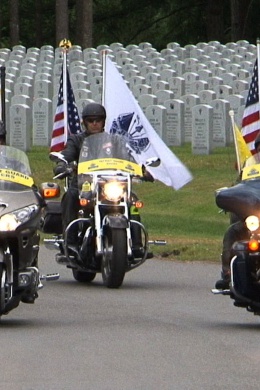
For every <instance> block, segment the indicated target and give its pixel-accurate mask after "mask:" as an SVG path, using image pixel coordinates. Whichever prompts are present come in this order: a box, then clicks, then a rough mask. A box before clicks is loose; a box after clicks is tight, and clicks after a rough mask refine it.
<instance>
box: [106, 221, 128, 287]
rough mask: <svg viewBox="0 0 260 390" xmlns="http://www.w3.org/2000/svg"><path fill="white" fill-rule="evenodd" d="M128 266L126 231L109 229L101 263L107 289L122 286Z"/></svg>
mask: <svg viewBox="0 0 260 390" xmlns="http://www.w3.org/2000/svg"><path fill="white" fill-rule="evenodd" d="M126 264H127V236H126V230H125V229H113V228H108V229H107V231H106V232H105V235H104V254H103V257H102V263H101V272H102V279H103V283H104V285H105V286H106V287H109V288H118V287H120V286H121V284H122V283H123V280H124V277H125V271H126Z"/></svg>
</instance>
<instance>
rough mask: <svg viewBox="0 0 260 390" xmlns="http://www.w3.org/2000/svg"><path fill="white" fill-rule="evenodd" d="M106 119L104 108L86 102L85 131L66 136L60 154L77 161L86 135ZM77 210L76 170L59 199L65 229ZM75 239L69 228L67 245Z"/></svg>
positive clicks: (97, 129)
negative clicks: (65, 141)
mask: <svg viewBox="0 0 260 390" xmlns="http://www.w3.org/2000/svg"><path fill="white" fill-rule="evenodd" d="M105 120H106V110H105V108H104V107H103V106H102V105H101V104H98V103H89V104H87V105H86V106H85V107H84V108H83V111H82V127H83V129H84V130H85V131H83V132H81V133H80V134H73V135H71V136H70V137H69V138H68V141H67V144H66V147H65V149H64V150H63V151H62V155H63V156H64V158H65V160H66V161H67V162H68V163H72V162H74V161H75V162H76V163H78V159H79V155H80V149H81V146H82V144H83V141H84V139H85V138H86V137H88V136H89V135H92V134H98V133H101V132H103V131H104V126H105ZM65 169H66V168H65V164H64V163H63V162H59V163H58V164H57V165H56V167H55V168H54V173H55V175H58V174H59V173H61V172H64V171H65ZM78 211H79V192H78V184H77V175H76V172H75V174H74V175H73V178H72V180H71V182H70V186H69V188H68V190H67V192H66V193H65V194H64V196H63V198H62V201H61V213H62V225H63V231H65V229H66V227H67V226H68V224H69V223H70V222H71V221H73V220H74V219H76V218H77V217H78ZM76 239H77V230H76V229H74V231H73V227H72V228H71V234H70V235H69V236H68V245H69V246H70V247H73V246H74V245H75V242H76Z"/></svg>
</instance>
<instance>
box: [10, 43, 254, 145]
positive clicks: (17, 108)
mask: <svg viewBox="0 0 260 390" xmlns="http://www.w3.org/2000/svg"><path fill="white" fill-rule="evenodd" d="M118 51H119V50H118ZM57 65H58V66H59V72H57V73H60V69H61V65H60V63H59V64H57ZM58 66H57V68H58ZM42 69H43V68H42ZM51 69H52V68H51V67H50V70H51ZM28 70H29V69H27V71H28ZM52 70H53V69H52ZM29 73H30V72H27V75H24V76H21V75H20V76H19V77H28V79H27V80H23V82H21V83H19V84H20V85H19V87H17V86H16V88H15V92H18V93H15V94H14V96H13V97H12V101H11V102H9V100H8V99H7V108H8V109H7V111H9V112H10V115H7V121H8V122H9V124H8V126H7V128H10V129H11V128H14V127H16V130H17V131H16V136H14V137H11V135H10V142H14V140H16V142H17V141H18V139H19V138H20V136H19V131H18V127H19V126H18V124H19V123H20V125H21V126H22V124H23V123H26V127H28V128H31V127H32V128H33V135H30V136H29V137H26V136H25V137H22V139H21V140H20V142H21V143H23V140H24V141H25V145H24V146H22V145H20V148H22V149H28V147H30V144H36V145H37V144H40V145H41V144H46V145H48V144H49V137H50V133H51V128H52V122H53V113H54V109H55V107H56V97H55V98H54V99H53V98H51V96H50V95H49V93H50V92H49V91H50V89H51V88H50V82H51V81H50V80H49V82H47V83H42V82H43V81H47V80H43V79H41V78H40V77H39V76H38V77H39V80H37V78H36V76H37V74H35V84H34V91H35V89H36V91H38V92H37V94H36V95H35V94H34V93H32V92H30V90H31V91H32V86H31V88H30V87H28V86H27V85H26V84H29V83H27V82H25V81H29V78H30V77H29ZM44 74H45V72H42V73H40V75H44ZM76 75H79V74H77V73H76ZM80 77H81V76H79V77H78V78H77V77H76V76H75V78H76V82H78V83H82V82H85V84H84V86H85V87H86V86H87V84H86V83H88V82H87V81H86V80H81V79H80ZM95 77H101V76H95ZM134 77H138V76H133V77H131V78H130V80H129V85H130V82H131V81H132V80H134ZM72 78H73V76H72ZM57 79H58V78H57ZM131 79H132V80H131ZM97 80H98V81H99V82H98V83H97V89H98V91H99V93H100V94H101V89H102V85H101V79H100V78H97ZM21 81H22V80H21ZM72 81H73V86H74V80H72ZM136 81H137V79H135V83H136ZM159 81H160V80H155V83H156V82H159ZM200 81H202V80H195V81H193V82H192V83H190V87H191V90H190V91H191V92H193V89H192V87H193V86H195V85H196V87H194V88H195V92H196V91H198V89H199V88H201V90H200V91H199V92H198V94H192V93H191V94H186V95H183V94H182V93H179V94H178V88H179V90H180V91H182V89H183V78H178V77H175V83H176V84H177V87H176V89H175V92H173V91H172V90H168V89H164V90H163V89H160V87H159V88H158V96H156V95H153V94H151V93H140V94H139V96H138V94H137V96H136V94H135V92H136V91H135V90H133V92H134V94H135V96H136V97H137V99H138V100H139V104H140V105H141V107H142V108H143V109H144V111H145V112H146V115H147V117H148V119H149V120H150V121H151V122H153V126H154V127H155V128H156V131H157V132H158V134H160V135H161V136H162V138H163V139H164V140H165V142H166V143H167V144H168V145H169V146H170V145H173V144H181V142H182V139H184V141H185V142H186V141H193V137H192V136H190V137H187V134H186V133H184V132H183V130H182V134H184V135H185V136H184V137H180V136H177V134H178V132H177V123H175V125H174V126H175V127H176V128H175V129H174V128H172V129H171V126H173V123H174V122H173V121H170V120H169V115H170V114H169V113H168V112H167V109H168V107H167V104H168V102H170V103H169V104H170V105H171V106H178V105H180V106H182V104H181V103H183V104H184V108H183V109H180V110H179V113H181V112H182V111H183V112H184V114H183V116H182V115H179V114H178V115H177V117H176V118H179V119H178V122H180V123H181V122H182V118H183V120H184V126H182V129H183V128H184V127H187V126H188V125H189V123H191V124H192V126H194V125H195V124H196V123H198V122H197V120H193V119H191V120H190V119H189V118H190V117H189V115H190V114H188V112H193V111H196V110H195V107H196V106H199V105H200V104H201V103H203V106H205V107H206V106H208V107H209V108H211V107H212V106H213V108H212V109H213V113H212V114H211V113H209V114H208V115H207V117H208V118H211V116H212V117H214V116H215V110H216V109H215V108H214V107H215V104H216V103H215V101H217V100H219V99H220V98H225V100H226V99H227V100H226V101H225V102H224V104H225V107H227V106H228V103H229V105H230V107H231V108H232V109H234V110H235V112H236V113H237V115H240V116H239V118H241V116H242V114H241V112H242V109H243V104H244V97H245V96H243V95H234V96H233V95H232V94H231V93H230V91H231V90H230V88H231V87H230V86H228V85H225V84H221V83H219V86H218V87H216V86H215V87H214V89H215V90H217V89H218V91H219V93H218V94H216V95H214V92H215V91H214V90H203V88H202V87H203V85H202V84H203V83H200ZM133 82H134V81H133ZM184 82H185V80H184ZM178 83H179V84H178ZM200 84H201V85H200ZM38 85H39V87H38ZM40 85H41V87H40ZM42 85H44V86H45V87H44V88H45V89H46V90H47V91H48V95H47V97H46V95H45V89H44V88H42ZM138 85H139V87H137V86H138ZM145 85H146V86H148V87H149V85H147V84H144V83H140V84H135V85H133V89H134V87H135V89H136V90H138V89H140V90H141V91H140V92H144V91H143V89H144V88H145ZM35 86H36V88H35ZM47 86H48V87H47ZM37 88H38V89H37ZM131 88H132V87H131ZM26 89H27V90H26ZM196 89H197V90H196ZM75 90H76V91H77V90H78V89H77V88H76V89H75ZM184 90H185V89H184ZM244 91H246V92H247V90H246V89H245V90H244ZM74 92H75V91H74ZM145 92H151V91H149V90H148V89H147V90H146V91H145ZM171 92H173V94H171ZM224 92H225V93H226V95H227V96H226V95H225V93H224ZM241 92H243V91H241ZM77 93H78V95H77ZM76 95H77V101H78V106H79V111H81V108H82V106H83V105H84V104H85V103H86V101H87V100H89V99H93V97H94V99H93V100H99V96H98V97H96V96H92V94H89V93H88V91H87V89H86V88H84V89H83V88H82V91H79V92H76ZM163 95H164V97H162V96H163ZM203 95H204V96H203ZM244 95H245V94H244ZM7 96H8V94H7ZM28 96H29V99H28ZM30 97H31V100H30ZM177 98H179V101H178V99H177ZM228 100H230V101H228ZM207 103H208V104H207ZM209 104H210V106H209ZM27 107H29V111H28V108H27ZM23 110H25V112H27V114H26V116H27V117H28V120H24V119H23V120H22V117H23V114H22V111H23ZM225 111H226V110H225ZM14 112H16V113H18V112H19V113H20V114H21V120H19V119H18V118H17V116H16V121H15V123H14V122H13V118H14V115H13V113H14ZM28 112H30V114H28ZM150 112H153V113H154V115H153V116H151V115H150ZM161 112H164V114H160V113H161ZM238 113H240V114H238ZM172 114H173V112H171V116H172ZM223 115H224V114H223ZM43 118H45V119H46V124H45V125H44V124H43V120H44V119H43ZM30 122H31V123H30ZM209 122H210V121H206V122H205V123H209ZM213 122H214V121H213ZM238 122H239V121H238ZM165 124H167V126H166V127H167V134H168V135H167V136H165V132H163V131H162V130H161V131H160V130H158V129H159V128H161V129H165V128H166V127H165ZM225 125H226V122H225ZM17 126H18V127H17ZM225 127H226V126H225ZM228 129H229V130H230V123H229V125H228ZM193 133H194V131H193V130H192V131H191V134H193ZM21 134H24V132H23V131H22V132H21ZM228 138H229V137H227V140H228ZM227 142H228V141H227ZM17 146H18V145H17ZM193 150H194V151H195V150H196V148H193ZM207 151H208V152H210V151H211V148H210V147H208V148H207Z"/></svg>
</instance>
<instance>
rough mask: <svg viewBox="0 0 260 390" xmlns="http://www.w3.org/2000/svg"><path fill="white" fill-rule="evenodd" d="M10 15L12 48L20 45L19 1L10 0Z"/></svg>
mask: <svg viewBox="0 0 260 390" xmlns="http://www.w3.org/2000/svg"><path fill="white" fill-rule="evenodd" d="M9 15H10V46H14V45H18V44H19V41H20V25H19V22H20V20H19V0H9Z"/></svg>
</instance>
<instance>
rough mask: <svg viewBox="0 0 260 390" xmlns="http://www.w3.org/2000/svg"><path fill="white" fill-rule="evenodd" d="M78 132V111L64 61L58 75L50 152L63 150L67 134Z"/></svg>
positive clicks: (79, 128) (79, 129) (79, 130)
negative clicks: (56, 101)
mask: <svg viewBox="0 0 260 390" xmlns="http://www.w3.org/2000/svg"><path fill="white" fill-rule="evenodd" d="M64 67H65V71H64ZM80 132H81V126H80V118H79V113H78V109H77V106H76V103H75V97H74V93H73V90H72V86H71V82H70V77H69V72H68V69H67V66H66V65H65V62H64V63H63V65H62V71H61V76H60V85H59V93H58V103H57V108H56V112H55V116H54V124H53V130H52V139H51V152H60V151H61V150H63V149H64V148H65V146H66V143H67V139H68V136H69V135H70V134H77V133H80Z"/></svg>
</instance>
